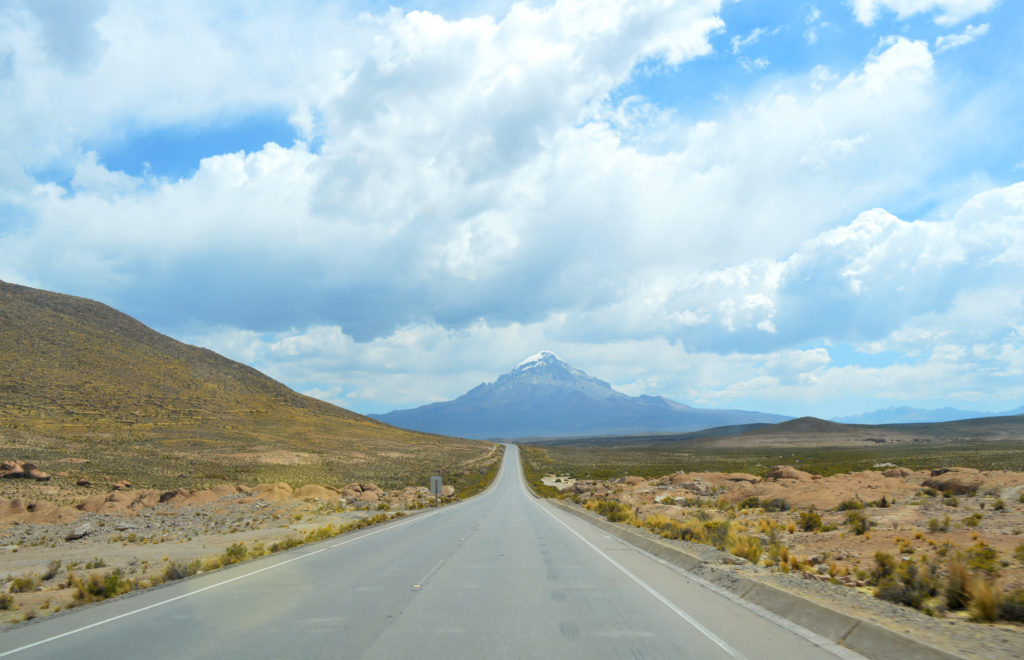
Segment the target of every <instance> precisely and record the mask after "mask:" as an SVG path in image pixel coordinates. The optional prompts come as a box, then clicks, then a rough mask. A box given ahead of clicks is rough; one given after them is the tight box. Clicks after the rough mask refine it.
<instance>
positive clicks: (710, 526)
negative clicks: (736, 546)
mask: <svg viewBox="0 0 1024 660" xmlns="http://www.w3.org/2000/svg"><path fill="white" fill-rule="evenodd" d="M730 528H731V524H730V521H728V520H712V521H709V522H706V523H704V531H705V532H706V533H707V537H708V543H709V544H711V545H713V546H715V547H716V548H718V549H719V550H725V547H726V545H727V544H728V543H729V541H730V539H729V530H730Z"/></svg>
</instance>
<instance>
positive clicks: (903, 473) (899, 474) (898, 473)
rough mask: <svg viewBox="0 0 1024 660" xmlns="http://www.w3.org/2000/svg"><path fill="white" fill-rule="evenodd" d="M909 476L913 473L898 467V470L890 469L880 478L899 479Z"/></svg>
mask: <svg viewBox="0 0 1024 660" xmlns="http://www.w3.org/2000/svg"><path fill="white" fill-rule="evenodd" d="M911 474H913V472H911V471H910V470H908V469H907V468H901V467H898V468H890V469H888V470H886V471H885V472H883V473H882V476H883V477H898V478H901V477H909V476H910V475H911Z"/></svg>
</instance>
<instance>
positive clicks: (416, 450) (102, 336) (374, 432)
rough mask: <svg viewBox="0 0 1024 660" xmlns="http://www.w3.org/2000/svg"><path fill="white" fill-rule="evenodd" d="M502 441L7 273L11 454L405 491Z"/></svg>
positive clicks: (87, 471)
mask: <svg viewBox="0 0 1024 660" xmlns="http://www.w3.org/2000/svg"><path fill="white" fill-rule="evenodd" d="M491 449H492V447H491V446H490V445H483V444H481V443H478V442H471V441H466V440H455V439H452V438H441V437H438V436H432V435H427V434H422V433H413V432H409V431H406V430H402V429H397V428H394V427H391V426H388V425H386V424H382V423H380V422H378V421H376V420H373V419H370V418H368V417H365V416H363V415H359V414H357V413H354V412H352V411H349V410H345V409H343V408H339V407H337V406H333V405H331V404H328V403H325V402H323V401H319V400H317V399H313V398H311V397H308V396H304V395H302V394H299V393H297V392H294V391H292V390H291V389H289V388H287V387H285V386H284V385H283V384H281V383H279V382H277V381H275V380H273V379H271V378H269V377H267V376H266V375H264V374H262V373H260V372H258V371H256V370H255V369H252V368H251V367H248V366H246V365H243V364H240V363H238V362H235V361H233V360H229V359H227V358H225V357H223V356H221V355H218V354H216V353H214V352H213V351H210V350H207V349H204V348H199V347H195V346H189V345H187V344H183V343H181V342H179V341H176V340H174V339H172V338H170V337H167V336H165V335H162V334H160V333H158V332H156V331H154V330H152V329H150V328H148V327H146V326H145V325H143V324H142V323H140V322H139V321H137V320H135V319H133V318H131V317H130V316H127V315H125V314H123V313H121V312H118V311H117V310H114V309H112V308H110V307H108V306H106V305H103V304H101V303H98V302H95V301H92V300H87V299H84V298H77V297H73V296H67V295H62V294H58V293H51V292H48V291H42V290H38V289H32V288H28V287H24V286H19V285H14V284H7V283H4V282H0V456H2V457H4V458H19V459H22V460H32V461H35V462H38V463H40V464H41V465H42V466H43V467H44V469H46V470H47V471H49V472H65V473H67V474H68V475H85V476H87V477H89V478H92V479H132V480H135V481H136V482H138V483H139V484H143V483H144V484H147V485H149V486H151V487H181V486H198V485H208V484H211V483H217V482H222V481H235V482H248V483H253V482H256V481H277V480H282V481H288V482H291V483H293V485H295V484H303V483H313V482H317V483H346V482H348V481H354V480H357V479H358V480H363V481H375V482H377V483H380V484H385V485H392V486H398V485H407V484H412V483H414V484H425V483H426V480H427V477H428V476H429V473H430V472H432V471H434V470H439V469H443V470H445V471H446V472H447V473H448V474H449V475H450V476H456V475H458V474H461V473H463V472H466V471H467V470H469V469H470V468H468V467H467V465H469V464H472V465H473V469H475V468H476V467H477V466H479V465H481V464H482V458H483V456H484V455H487V454H488V453H489V452H490V450H491ZM474 462H475V463H474Z"/></svg>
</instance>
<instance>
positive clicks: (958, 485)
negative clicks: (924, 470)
mask: <svg viewBox="0 0 1024 660" xmlns="http://www.w3.org/2000/svg"><path fill="white" fill-rule="evenodd" d="M983 481H984V477H983V476H982V474H981V473H980V472H978V471H977V470H975V469H973V468H961V467H956V468H941V469H938V470H932V476H931V477H929V478H928V479H925V480H924V483H923V484H922V485H924V486H927V487H929V488H934V489H935V490H940V491H943V492H945V491H949V492H952V493H953V494H955V495H973V494H974V493H976V492H978V489H979V488H981V484H982V482H983Z"/></svg>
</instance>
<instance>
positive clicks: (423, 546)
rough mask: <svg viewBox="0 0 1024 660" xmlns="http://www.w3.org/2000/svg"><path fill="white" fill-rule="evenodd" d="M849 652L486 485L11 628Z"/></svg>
mask: <svg viewBox="0 0 1024 660" xmlns="http://www.w3.org/2000/svg"><path fill="white" fill-rule="evenodd" d="M837 654H838V655H841V656H846V657H850V656H851V655H852V654H850V653H848V652H844V651H843V650H841V649H838V648H837V647H835V646H831V645H829V644H828V643H827V642H824V641H823V640H820V639H815V638H814V636H813V634H811V635H808V634H806V631H800V630H797V629H794V628H792V627H790V626H787V625H785V624H784V623H782V622H778V621H774V622H773V621H772V620H769V619H768V618H765V617H763V616H761V615H759V614H758V613H756V612H754V611H752V610H751V609H749V608H747V607H744V606H743V605H741V604H737V603H736V602H734V601H733V600H731V599H730V598H728V597H726V596H724V595H721V594H719V593H716V592H715V591H712V590H710V589H708V588H706V587H704V586H702V585H700V584H698V583H697V582H695V581H694V580H693V579H691V578H690V577H688V576H686V575H685V574H683V573H681V572H679V571H678V570H677V569H675V568H672V567H670V566H668V565H665V564H663V563H661V562H659V561H658V560H656V559H654V558H653V557H650V556H648V555H646V554H645V553H643V552H640V551H638V550H636V549H634V548H632V547H631V546H629V545H626V544H625V543H623V542H621V541H619V540H618V539H615V538H613V537H610V536H608V535H607V534H605V533H604V532H602V531H601V530H599V529H597V528H595V527H592V526H590V525H588V524H587V523H585V522H583V521H581V520H579V519H577V518H575V517H573V516H571V515H569V514H567V513H564V512H562V511H560V510H558V509H555V508H554V507H551V506H549V505H547V504H545V503H543V502H541V501H538V500H537V499H535V498H533V497H532V496H531V495H529V493H528V492H527V491H526V487H525V485H524V483H523V480H522V476H521V471H520V469H519V465H518V450H517V449H516V447H514V446H510V447H509V448H508V450H507V451H506V456H505V464H504V466H503V468H502V470H501V473H500V475H499V477H498V479H497V481H496V482H495V484H494V485H493V486H492V487H491V488H490V490H488V491H487V492H486V493H484V494H483V495H480V496H478V497H476V498H473V499H471V500H469V501H467V502H464V503H461V504H457V505H453V506H449V507H444V508H442V509H440V510H439V511H436V512H429V513H423V514H420V515H416V516H413V517H410V518H405V519H402V520H400V521H397V522H393V523H388V524H386V525H382V526H378V527H372V528H369V529H366V530H363V531H361V532H359V533H356V534H349V535H345V536H340V537H337V538H335V539H331V540H328V541H324V542H322V543H318V544H316V545H310V546H304V547H301V548H296V549H294V550H291V551H289V552H287V553H282V554H277V555H273V556H270V557H264V558H261V559H259V560H257V561H254V562H249V563H246V564H242V565H236V566H233V567H231V568H229V569H225V570H221V571H217V572H214V573H211V574H208V575H201V576H198V577H195V578H191V579H188V580H183V581H181V582H177V583H173V584H170V585H167V586H164V587H160V588H157V589H152V590H149V591H146V592H140V593H138V594H134V595H131V596H128V597H122V598H119V599H116V600H113V601H108V602H105V603H102V604H98V605H95V606H88V607H83V608H79V609H76V610H72V611H70V612H69V613H67V614H65V615H57V616H54V617H51V618H47V619H44V620H40V621H38V622H36V623H32V624H30V625H26V626H24V627H21V628H17V629H14V630H11V631H8V632H6V633H4V634H3V635H0V657H4V656H12V657H17V658H147V659H153V660H156V659H158V658H174V659H175V660H177V659H178V658H218V659H220V658H246V659H255V658H438V659H445V660H447V659H450V658H474V659H475V658H542V657H548V658H556V659H560V658H588V659H589V658H729V657H746V658H758V659H760V658H784V659H785V660H794V659H798V658H799V659H802V658H818V657H836V655H837Z"/></svg>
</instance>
